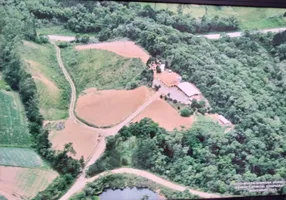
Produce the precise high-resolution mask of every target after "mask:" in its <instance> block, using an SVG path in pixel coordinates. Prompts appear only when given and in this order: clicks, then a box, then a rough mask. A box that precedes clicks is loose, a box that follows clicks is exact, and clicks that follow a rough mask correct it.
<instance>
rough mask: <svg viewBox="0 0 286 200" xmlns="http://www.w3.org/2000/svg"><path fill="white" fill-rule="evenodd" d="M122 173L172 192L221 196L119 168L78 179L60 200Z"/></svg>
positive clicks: (142, 172)
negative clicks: (153, 183) (104, 178)
mask: <svg viewBox="0 0 286 200" xmlns="http://www.w3.org/2000/svg"><path fill="white" fill-rule="evenodd" d="M123 173H127V174H133V175H136V176H141V177H143V178H146V179H149V180H151V181H153V182H155V183H158V184H160V185H162V186H165V187H167V188H171V189H173V190H177V191H181V192H182V191H184V190H189V192H190V193H192V194H194V195H198V196H199V197H201V198H219V197H221V196H219V195H217V194H211V193H206V192H201V191H198V190H194V189H189V188H188V187H185V186H182V185H179V184H176V183H173V182H171V181H168V180H165V179H163V178H160V177H159V176H156V175H154V174H152V173H150V172H147V171H143V170H139V169H133V168H119V169H114V170H111V171H106V172H102V173H100V174H98V175H96V176H94V177H92V178H89V179H84V178H82V177H81V178H80V180H79V182H78V184H74V186H73V187H72V192H70V191H71V190H69V191H68V192H67V193H66V194H65V196H63V197H62V198H61V199H68V198H69V197H71V196H72V195H73V194H75V193H77V192H80V191H81V190H82V189H83V188H84V187H85V185H86V184H87V183H91V182H93V181H95V180H97V179H99V178H100V177H102V176H105V175H107V174H123Z"/></svg>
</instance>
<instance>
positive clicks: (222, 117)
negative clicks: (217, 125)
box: [218, 115, 231, 125]
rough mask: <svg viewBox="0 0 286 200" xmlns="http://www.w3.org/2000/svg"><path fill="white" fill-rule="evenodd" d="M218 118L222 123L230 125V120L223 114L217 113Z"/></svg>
mask: <svg viewBox="0 0 286 200" xmlns="http://www.w3.org/2000/svg"><path fill="white" fill-rule="evenodd" d="M218 120H219V121H220V122H221V123H222V124H223V125H231V122H230V121H228V120H227V119H226V118H225V117H224V116H222V115H219V116H218Z"/></svg>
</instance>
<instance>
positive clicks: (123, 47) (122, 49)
mask: <svg viewBox="0 0 286 200" xmlns="http://www.w3.org/2000/svg"><path fill="white" fill-rule="evenodd" d="M75 49H76V50H86V49H100V50H107V51H111V52H113V53H116V54H118V55H120V56H123V57H126V58H140V59H141V60H142V62H143V63H146V62H147V60H148V59H149V57H150V56H149V54H148V53H147V52H146V51H145V50H144V49H143V48H142V47H140V46H138V45H136V44H135V42H132V41H116V42H103V43H99V44H88V45H78V46H76V47H75Z"/></svg>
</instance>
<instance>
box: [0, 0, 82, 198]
mask: <svg viewBox="0 0 286 200" xmlns="http://www.w3.org/2000/svg"><path fill="white" fill-rule="evenodd" d="M0 15H1V19H0V46H1V52H0V71H1V72H2V75H3V78H4V79H5V81H6V82H7V83H8V84H9V85H10V87H11V88H12V89H13V90H14V91H16V92H19V94H20V97H21V100H22V103H23V105H24V108H25V113H26V116H27V119H28V122H29V131H30V133H31V135H32V136H33V138H34V144H33V147H34V148H35V149H36V151H37V152H38V154H39V155H41V156H42V157H43V158H44V159H45V160H46V161H48V162H49V163H50V164H51V166H52V167H53V168H54V169H55V170H57V171H58V172H59V173H60V174H62V175H61V176H60V177H59V178H57V180H56V182H61V184H62V185H65V186H66V187H67V186H68V185H69V184H71V182H72V181H73V179H74V178H75V177H76V176H77V174H78V173H79V172H80V170H81V167H82V162H80V161H78V160H75V159H73V158H72V157H71V156H70V155H69V153H70V152H72V151H73V148H72V144H66V146H65V148H64V150H63V151H55V150H53V149H52V148H51V143H50V142H49V140H48V134H49V133H48V131H47V130H45V129H43V128H42V127H43V117H42V116H41V114H40V112H39V106H38V99H37V97H38V96H37V89H36V85H35V82H34V80H33V78H32V76H31V75H30V74H28V73H27V72H26V71H25V70H24V65H23V63H22V61H21V59H20V56H19V54H18V46H19V45H21V44H22V40H23V39H25V40H31V41H36V42H37V41H41V40H39V38H38V36H37V34H36V27H35V19H34V17H33V16H32V15H31V14H30V12H29V10H28V9H27V7H26V5H25V3H24V2H22V1H5V2H1V7H0ZM51 188H52V186H51V187H49V189H50V190H51ZM56 189H57V190H58V191H56V190H52V191H49V193H50V194H49V195H47V194H45V192H43V195H42V194H40V195H39V196H38V197H36V199H58V197H59V195H61V192H62V191H63V190H59V187H57V188H56ZM55 192H57V194H56V193H55Z"/></svg>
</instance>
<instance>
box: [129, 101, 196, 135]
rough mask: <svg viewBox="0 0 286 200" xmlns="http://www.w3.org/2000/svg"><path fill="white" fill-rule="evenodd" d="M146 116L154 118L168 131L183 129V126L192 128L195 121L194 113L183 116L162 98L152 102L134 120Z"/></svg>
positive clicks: (136, 120)
mask: <svg viewBox="0 0 286 200" xmlns="http://www.w3.org/2000/svg"><path fill="white" fill-rule="evenodd" d="M145 117H147V118H150V119H152V120H153V121H154V122H156V123H158V124H159V126H161V127H163V128H165V129H166V130H168V131H173V130H174V129H175V128H177V129H182V126H183V127H186V128H190V127H191V126H192V124H193V122H194V115H192V116H190V117H182V116H180V114H179V113H178V111H177V110H175V109H174V108H173V107H172V106H171V105H169V104H168V103H167V102H166V101H164V100H162V99H157V100H156V101H154V102H153V103H151V104H150V105H149V106H148V107H147V108H146V109H145V110H143V112H141V113H140V114H139V115H138V116H137V117H135V118H134V120H133V122H138V121H140V120H141V119H143V118H145Z"/></svg>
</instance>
